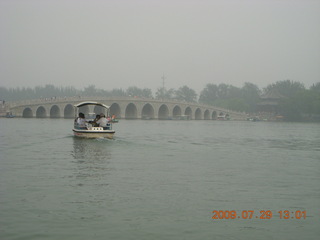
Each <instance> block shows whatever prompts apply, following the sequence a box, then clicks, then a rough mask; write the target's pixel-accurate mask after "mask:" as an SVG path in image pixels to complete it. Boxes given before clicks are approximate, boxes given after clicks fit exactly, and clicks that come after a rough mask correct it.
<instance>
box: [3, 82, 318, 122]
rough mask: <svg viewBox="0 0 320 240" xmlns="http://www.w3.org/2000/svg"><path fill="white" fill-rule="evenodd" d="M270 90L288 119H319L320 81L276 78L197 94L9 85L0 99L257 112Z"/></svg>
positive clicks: (182, 89)
mask: <svg viewBox="0 0 320 240" xmlns="http://www.w3.org/2000/svg"><path fill="white" fill-rule="evenodd" d="M270 92H273V93H276V94H278V96H281V98H279V99H278V106H277V111H278V113H279V114H282V115H283V116H284V117H285V118H286V119H287V120H292V121H300V120H303V119H304V118H305V117H306V116H315V117H316V118H317V119H318V120H320V117H319V116H320V82H318V83H315V84H313V85H312V86H311V87H310V88H309V89H307V88H305V86H304V85H303V84H302V83H300V82H295V81H291V80H283V81H278V82H275V83H272V84H269V85H268V86H267V87H265V88H263V89H260V88H259V87H258V86H257V85H255V84H253V83H249V82H246V83H244V84H243V86H242V87H235V86H233V85H229V84H225V83H221V84H213V83H208V84H207V85H206V86H205V88H204V89H203V90H202V91H201V92H200V94H199V96H198V94H197V93H196V91H195V90H193V89H191V88H189V87H188V86H182V87H180V88H179V89H172V88H171V89H166V88H163V87H162V88H158V89H157V91H156V92H155V95H153V93H152V90H151V89H148V88H138V87H135V86H132V87H129V88H127V89H121V88H119V89H112V90H104V89H100V88H99V89H98V88H96V87H95V85H90V86H88V87H86V88H84V89H82V90H79V89H76V88H74V87H56V86H54V85H50V84H47V85H45V86H37V87H35V88H26V87H22V88H19V87H17V88H9V89H8V88H5V87H0V100H5V101H19V100H29V99H37V98H52V97H54V98H63V97H74V96H88V97H90V96H96V97H99V96H101V97H140V98H155V99H162V100H178V101H185V102H194V103H202V104H208V105H214V106H217V107H222V108H226V109H230V110H235V111H242V112H247V113H256V112H259V111H260V109H259V103H260V102H261V101H262V98H261V97H262V96H264V95H266V94H268V93H270Z"/></svg>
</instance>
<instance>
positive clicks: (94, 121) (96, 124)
mask: <svg viewBox="0 0 320 240" xmlns="http://www.w3.org/2000/svg"><path fill="white" fill-rule="evenodd" d="M99 119H100V115H99V114H97V115H96V118H95V119H94V120H93V121H92V122H90V123H91V124H92V126H93V127H99V124H98V123H97V121H98V120H99Z"/></svg>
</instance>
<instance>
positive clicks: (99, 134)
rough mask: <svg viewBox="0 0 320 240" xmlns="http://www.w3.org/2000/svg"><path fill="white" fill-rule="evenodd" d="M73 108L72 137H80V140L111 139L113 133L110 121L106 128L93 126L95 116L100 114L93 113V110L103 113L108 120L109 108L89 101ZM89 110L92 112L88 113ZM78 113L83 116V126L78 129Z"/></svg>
mask: <svg viewBox="0 0 320 240" xmlns="http://www.w3.org/2000/svg"><path fill="white" fill-rule="evenodd" d="M74 107H75V120H74V128H73V129H72V131H73V133H74V136H76V137H82V138H109V139H112V138H113V135H114V133H115V131H114V130H113V129H112V122H111V121H109V122H108V123H107V126H106V127H97V126H94V118H95V116H96V115H98V114H100V112H97V113H95V112H94V110H95V109H99V111H104V115H105V117H106V118H109V114H110V112H109V106H107V105H105V104H103V103H99V102H90V101H89V102H81V103H78V104H76V105H74ZM96 107H98V108H96ZM90 108H91V109H92V110H93V111H91V112H90V110H91V109H90ZM88 110H89V111H88ZM96 111H97V110H96ZM89 112H90V113H89ZM79 113H83V114H84V116H85V118H84V119H85V126H82V127H80V126H79V124H78V123H77V119H78V116H79Z"/></svg>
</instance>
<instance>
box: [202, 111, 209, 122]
mask: <svg viewBox="0 0 320 240" xmlns="http://www.w3.org/2000/svg"><path fill="white" fill-rule="evenodd" d="M203 119H204V120H210V111H209V110H208V109H206V110H205V111H204V114H203Z"/></svg>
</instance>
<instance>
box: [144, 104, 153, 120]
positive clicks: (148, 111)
mask: <svg viewBox="0 0 320 240" xmlns="http://www.w3.org/2000/svg"><path fill="white" fill-rule="evenodd" d="M141 118H147V119H153V118H154V108H153V107H152V105H151V104H150V103H147V104H145V105H144V106H143V108H142V111H141Z"/></svg>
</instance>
